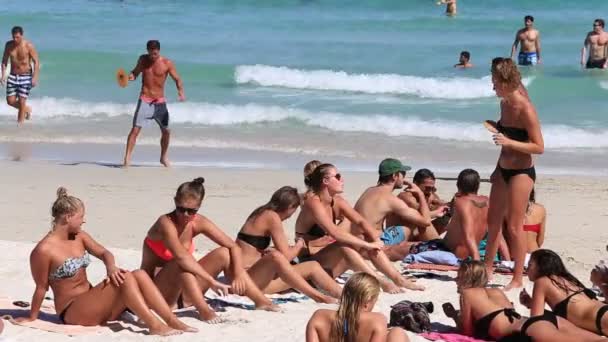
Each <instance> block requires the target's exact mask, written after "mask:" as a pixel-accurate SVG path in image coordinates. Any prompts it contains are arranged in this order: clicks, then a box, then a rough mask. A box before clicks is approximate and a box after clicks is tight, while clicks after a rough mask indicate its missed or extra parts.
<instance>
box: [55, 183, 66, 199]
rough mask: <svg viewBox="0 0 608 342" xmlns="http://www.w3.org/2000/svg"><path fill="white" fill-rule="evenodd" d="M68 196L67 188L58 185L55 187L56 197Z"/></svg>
mask: <svg viewBox="0 0 608 342" xmlns="http://www.w3.org/2000/svg"><path fill="white" fill-rule="evenodd" d="M62 197H68V189H66V188H64V187H62V186H60V187H59V188H58V189H57V198H62Z"/></svg>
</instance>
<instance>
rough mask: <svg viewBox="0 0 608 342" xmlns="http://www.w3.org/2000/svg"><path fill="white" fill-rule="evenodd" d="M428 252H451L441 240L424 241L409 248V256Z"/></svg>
mask: <svg viewBox="0 0 608 342" xmlns="http://www.w3.org/2000/svg"><path fill="white" fill-rule="evenodd" d="M428 251H444V252H451V251H450V249H449V248H448V246H446V245H445V244H444V243H443V239H435V240H429V241H424V242H421V243H418V244H415V245H412V247H410V254H418V253H422V252H428Z"/></svg>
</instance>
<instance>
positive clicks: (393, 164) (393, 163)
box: [378, 158, 412, 176]
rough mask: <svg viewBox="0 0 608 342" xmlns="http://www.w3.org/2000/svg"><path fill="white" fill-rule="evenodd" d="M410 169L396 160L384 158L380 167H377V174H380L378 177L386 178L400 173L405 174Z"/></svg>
mask: <svg viewBox="0 0 608 342" xmlns="http://www.w3.org/2000/svg"><path fill="white" fill-rule="evenodd" d="M411 169H412V168H411V167H409V166H407V165H403V164H402V163H401V162H400V161H399V160H397V159H394V158H386V159H384V160H383V161H382V162H381V163H380V166H379V167H378V173H379V174H380V176H388V175H392V174H394V173H397V172H400V171H402V172H406V171H409V170H411Z"/></svg>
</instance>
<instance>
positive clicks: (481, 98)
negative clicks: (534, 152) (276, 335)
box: [0, 0, 608, 174]
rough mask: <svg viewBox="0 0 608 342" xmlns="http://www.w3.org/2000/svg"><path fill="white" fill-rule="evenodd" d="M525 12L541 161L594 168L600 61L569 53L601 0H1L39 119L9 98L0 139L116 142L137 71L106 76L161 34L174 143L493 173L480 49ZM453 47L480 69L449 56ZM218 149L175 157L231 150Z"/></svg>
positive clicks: (598, 160)
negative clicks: (33, 79)
mask: <svg viewBox="0 0 608 342" xmlns="http://www.w3.org/2000/svg"><path fill="white" fill-rule="evenodd" d="M527 14H531V15H534V16H535V18H536V27H537V28H538V29H539V30H540V31H541V37H542V52H543V60H544V64H543V65H542V66H539V67H536V68H525V69H522V73H523V75H524V77H525V83H526V84H527V85H528V89H529V92H530V95H531V97H532V100H533V102H534V104H535V106H536V108H537V110H538V112H539V116H540V118H541V121H542V124H543V132H544V135H545V142H546V147H547V153H546V154H545V155H544V156H542V157H541V159H540V160H539V161H538V165H539V172H541V173H542V172H543V170H545V171H546V172H547V173H555V172H566V173H578V172H582V173H602V174H603V173H605V172H606V170H607V169H608V162H604V160H606V158H605V156H606V153H607V152H608V111H607V110H606V103H607V98H608V72H603V71H586V70H582V69H581V67H580V65H579V59H580V57H579V56H580V49H581V47H582V42H583V39H584V37H585V35H586V33H587V32H588V31H590V30H591V29H592V26H591V25H592V22H593V19H595V18H596V17H598V16H600V17H601V15H606V14H608V2H606V1H605V0H590V1H585V2H575V1H565V0H548V1H529V0H528V1H526V0H511V1H498V0H469V1H467V0H461V1H459V15H458V16H457V17H456V18H448V17H446V16H445V15H444V7H439V6H436V5H435V1H431V0H405V1H397V0H390V1H389V0H385V1H380V0H376V1H372V0H366V1H365V0H364V1H339V0H334V1H321V0H319V1H314V0H309V1H305V0H300V1H279V0H276V1H264V0H257V1H253V0H250V1H247V0H241V1H204V2H203V1H194V0H192V1H186V0H180V1H163V2H158V3H156V4H152V3H151V2H150V1H134V0H126V1H101V0H99V1H83V0H78V1H77V0H72V1H42V0H31V1H28V2H27V6H24V5H23V4H21V3H18V2H10V3H6V4H3V5H2V6H0V23H1V24H0V35H2V34H4V36H5V37H6V39H9V38H10V28H11V27H12V26H13V25H21V26H23V27H24V29H25V35H26V37H27V38H29V39H30V40H32V41H33V42H34V43H35V44H36V46H37V48H38V50H39V53H40V57H41V61H42V71H41V76H40V86H39V87H38V88H36V89H35V90H34V91H33V92H32V97H31V102H32V104H33V106H34V108H35V112H34V121H33V122H32V124H31V125H29V126H30V127H28V128H27V130H21V131H18V130H16V128H15V127H14V126H15V125H14V120H15V113H14V111H13V110H11V109H9V108H8V106H6V105H0V139H2V141H3V142H11V141H27V142H32V143H42V144H45V143H70V144H74V145H76V144H81V143H94V144H123V143H124V139H125V136H126V134H127V133H128V130H129V127H130V121H131V116H132V112H133V110H134V107H135V100H136V98H137V94H138V90H139V84H131V85H130V87H129V88H127V89H120V88H118V87H117V86H116V83H115V80H114V73H115V71H116V69H117V68H119V67H124V68H125V69H127V70H129V69H130V68H132V67H133V65H134V63H135V61H136V59H137V56H138V55H139V54H141V53H144V52H145V43H146V41H147V40H148V39H159V40H160V42H161V46H162V49H161V53H162V54H164V55H165V56H167V57H169V58H171V59H172V60H173V61H174V62H175V63H176V65H177V67H178V71H179V73H180V74H181V76H182V78H183V80H184V83H185V89H186V95H187V98H188V101H187V102H185V103H177V102H176V101H175V99H176V95H175V87H174V85H173V83H172V82H171V81H170V80H169V81H168V83H167V89H168V91H167V93H168V97H169V99H170V100H171V103H170V104H169V110H170V112H171V120H172V126H173V132H174V139H173V143H174V146H177V147H179V148H182V149H200V148H213V149H216V150H218V149H219V150H225V151H227V153H228V151H234V150H240V151H256V153H255V154H247V153H244V154H238V155H239V156H241V157H242V158H245V159H247V158H250V159H251V158H254V157H253V156H255V158H256V159H257V160H250V161H251V162H254V161H257V162H258V163H257V164H256V165H264V163H266V162H268V163H270V161H272V162H273V163H274V164H273V165H278V167H298V168H299V167H300V165H299V163H300V161H301V160H305V159H307V158H309V157H312V156H314V157H323V158H324V159H328V160H332V159H334V158H337V159H339V158H346V159H348V160H349V165H351V166H352V167H354V168H363V169H366V168H373V166H374V164H376V163H377V161H378V160H379V159H382V158H383V157H385V156H388V155H392V156H396V157H400V158H404V159H407V160H409V161H410V162H411V163H413V164H414V166H432V167H434V168H436V169H443V170H446V171H448V170H456V169H458V168H461V167H465V166H470V165H474V166H476V167H479V168H481V169H484V170H487V169H490V168H491V167H492V165H493V164H494V163H495V160H496V156H497V150H496V148H495V147H494V146H493V145H492V144H491V139H490V135H489V134H488V133H487V132H486V131H485V130H484V129H483V127H482V126H481V124H480V123H481V121H483V120H484V119H493V118H496V116H497V112H498V102H497V99H496V98H495V96H494V93H493V91H492V87H491V84H490V78H489V62H490V60H491V59H492V58H493V57H496V56H505V55H508V54H509V53H510V47H511V44H512V42H513V38H514V34H515V31H516V30H517V29H518V28H520V27H521V26H522V19H523V16H525V15H527ZM606 19H608V18H606ZM3 32H4V33H3ZM461 50H469V51H470V52H471V54H472V62H473V63H474V64H475V65H476V67H475V68H474V69H472V70H466V71H462V70H455V69H454V68H452V65H453V64H454V63H456V61H457V59H458V55H459V53H460V51H461ZM157 134H158V132H157V130H156V129H155V128H154V127H152V128H149V129H147V130H146V132H145V137H143V138H142V141H141V143H142V144H153V145H156V144H157ZM260 152H267V153H266V154H265V153H260ZM45 153H50V152H48V151H47V152H45ZM231 153H232V152H231ZM212 155H213V158H214V159H213V160H210V159H209V158H212V157H211V154H203V155H198V156H196V157H192V156H191V155H189V154H187V153H186V154H181V155H177V156H181V159H182V160H181V162H183V163H193V164H197V163H199V164H200V163H203V164H213V162H217V163H218V164H221V163H224V164H225V163H226V162H227V161H226V160H221V157H218V155H217V154H212ZM219 155H220V156H221V155H222V154H221V153H220V154H219ZM226 155H227V154H226ZM288 155H289V156H294V155H296V156H299V157H298V158H296V159H295V160H297V162H295V161H293V162H291V160H292V159H290V158H287V157H286V156H288ZM186 156H188V157H186ZM265 156H266V157H265ZM41 157H44V156H41ZM53 157H58V156H53ZM60 157H61V158H63V159H70V156H69V153H67V154H62V155H61V156H60ZM120 157H121V156H120V155H119V156H117V157H116V160H120ZM241 157H239V158H241ZM87 158H89V159H94V158H95V156H87ZM135 158H136V159H137V158H138V156H137V154H136V155H135ZM201 158H202V159H201ZM205 158H207V159H205ZM218 158H219V159H220V160H218ZM226 158H227V160H228V159H229V160H230V161H235V160H237V159H239V158H236V157H235V155H234V153H232V157H231V158H228V157H226ZM260 158H261V159H262V160H259V159H260ZM264 158H269V159H268V160H266V161H265V160H263V159H264ZM174 159H175V158H174ZM178 159H179V158H178ZM271 159H272V160H271ZM141 161H145V160H143V159H142V160H141ZM287 161H290V162H287ZM224 164H222V165H224ZM543 166H544V167H543Z"/></svg>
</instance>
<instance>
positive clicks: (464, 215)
mask: <svg viewBox="0 0 608 342" xmlns="http://www.w3.org/2000/svg"><path fill="white" fill-rule="evenodd" d="M488 201H489V199H488V197H486V196H480V195H474V194H469V195H465V196H456V197H454V210H453V214H452V219H451V220H450V223H449V224H448V226H447V228H446V230H447V234H446V235H445V237H444V242H445V244H446V245H447V246H448V247H449V248H450V250H451V251H452V252H453V253H454V254H455V255H456V256H457V257H458V258H461V259H464V258H466V257H468V256H471V255H470V252H469V249H468V248H467V245H466V240H465V236H466V233H465V229H467V230H470V233H471V234H472V236H473V238H474V239H475V246H479V242H480V241H481V240H483V238H484V236H485V235H486V232H487V230H488V229H487V226H486V224H487V217H488ZM465 225H467V226H465Z"/></svg>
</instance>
